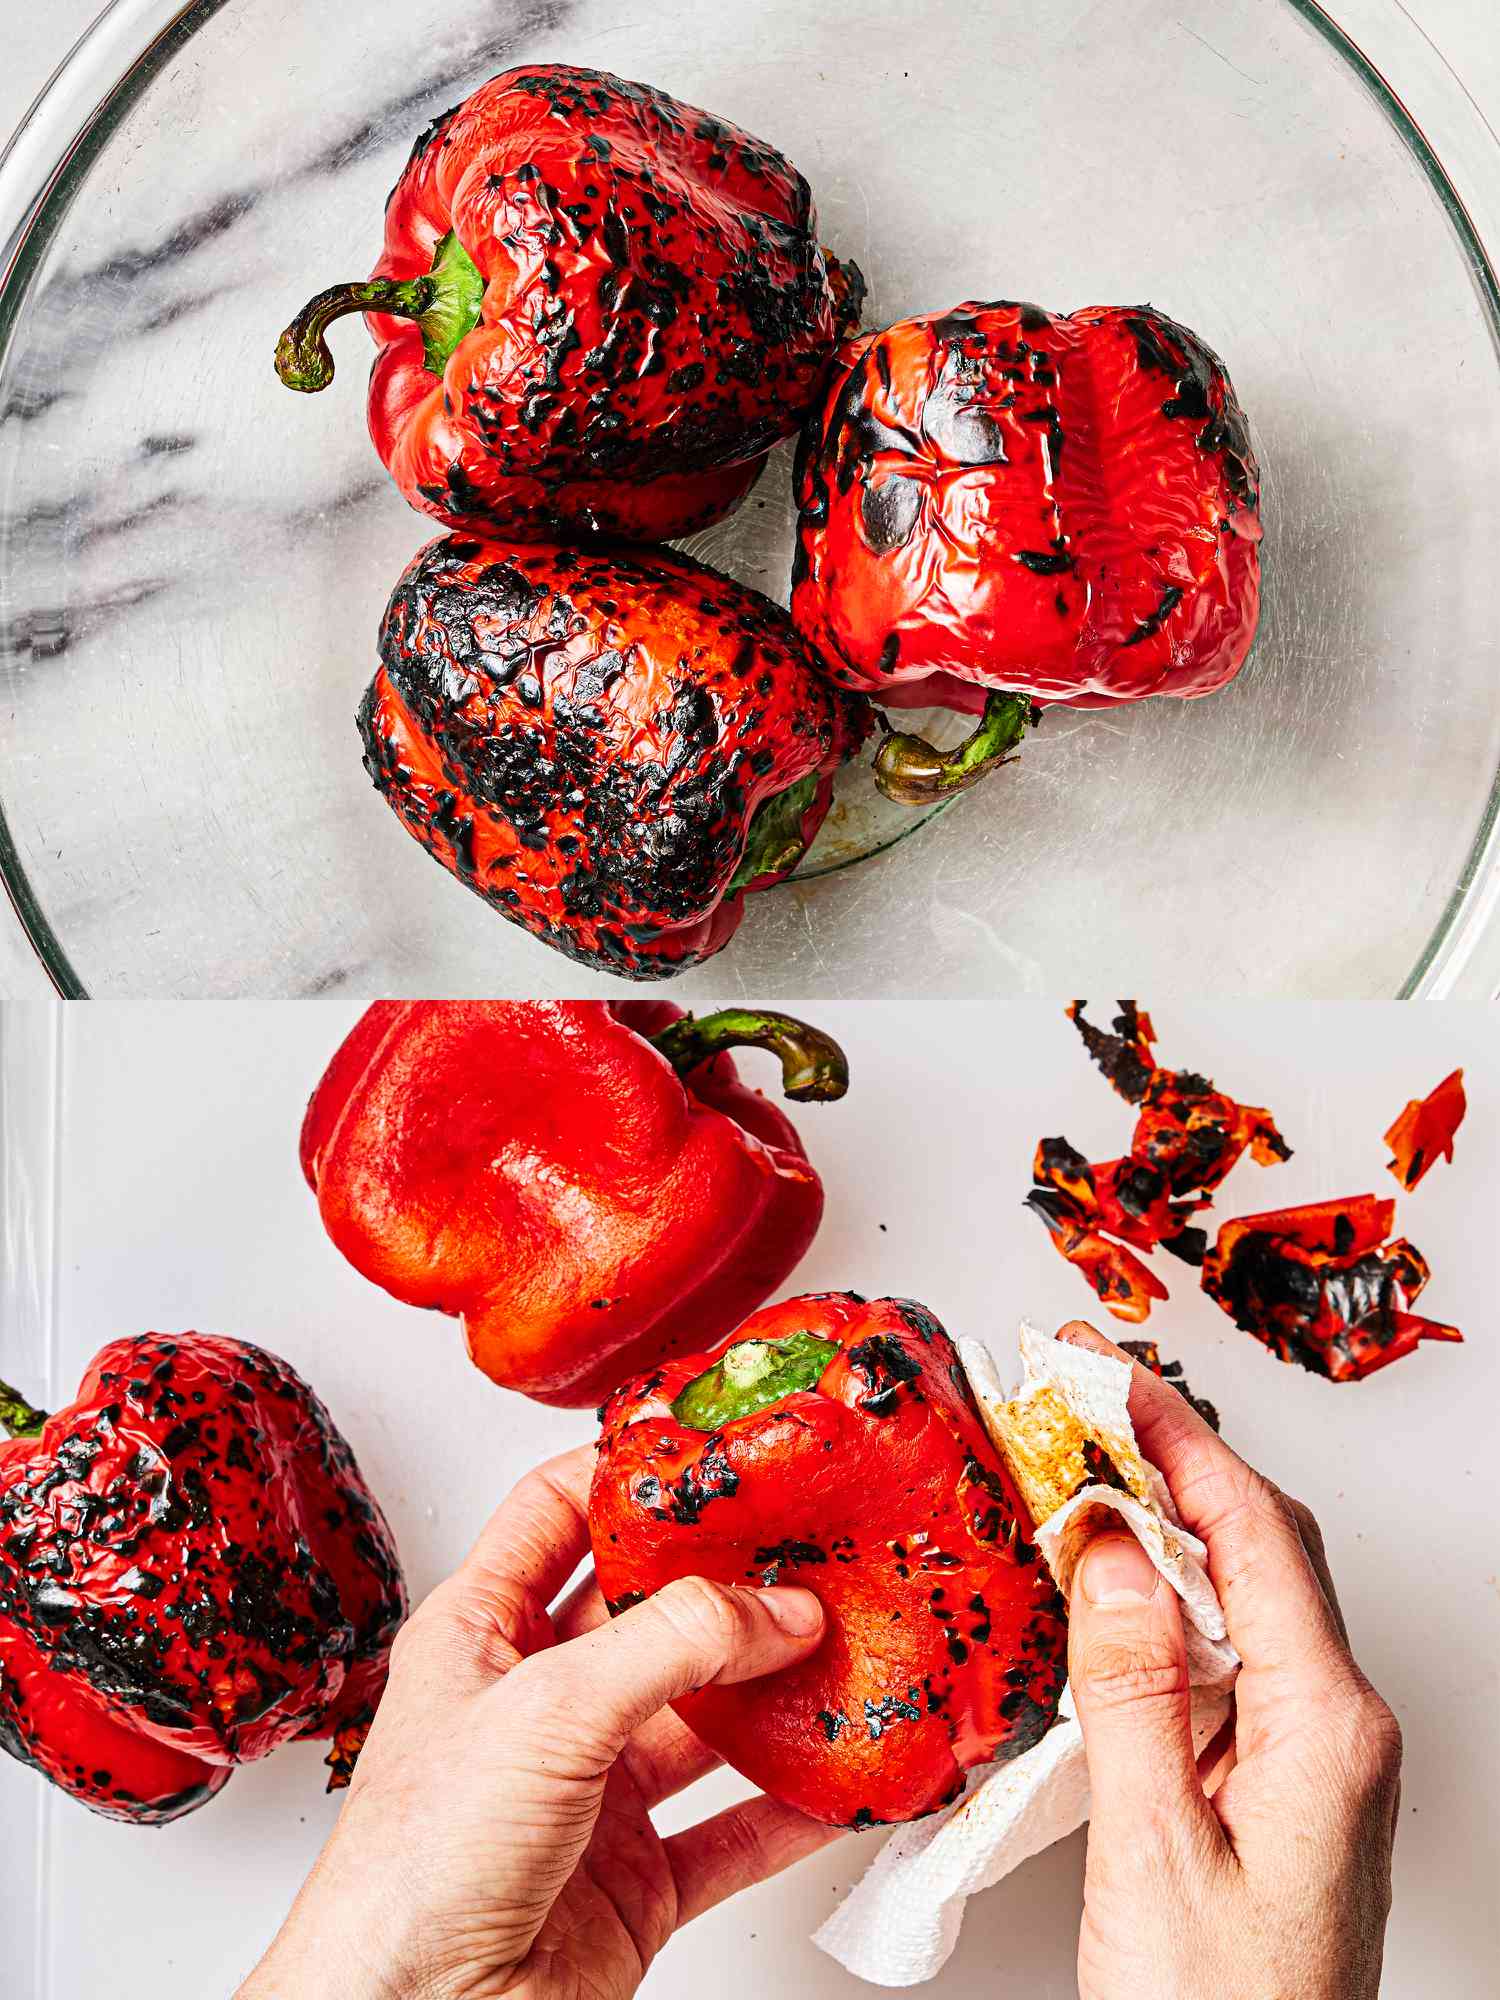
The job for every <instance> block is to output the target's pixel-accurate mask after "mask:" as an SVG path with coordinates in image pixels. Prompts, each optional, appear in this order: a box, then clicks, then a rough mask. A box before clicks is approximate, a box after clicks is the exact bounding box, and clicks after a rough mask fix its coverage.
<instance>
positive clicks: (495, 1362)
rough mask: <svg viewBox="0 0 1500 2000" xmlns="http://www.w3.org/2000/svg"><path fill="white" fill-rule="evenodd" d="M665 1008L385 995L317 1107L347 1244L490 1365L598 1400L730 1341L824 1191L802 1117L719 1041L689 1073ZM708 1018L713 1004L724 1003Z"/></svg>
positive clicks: (321, 1151) (564, 1400)
mask: <svg viewBox="0 0 1500 2000" xmlns="http://www.w3.org/2000/svg"><path fill="white" fill-rule="evenodd" d="M682 1018H683V1016H682V1013H681V1010H680V1009H679V1008H677V1007H672V1006H669V1005H667V1004H666V1003H664V1002H661V1001H618V1002H612V1003H609V1004H605V1003H604V1002H602V1001H594V1000H576V1001H559V1002H551V1001H530V1000H521V1001H475V1002H442V1001H411V1002H403V1003H396V1002H392V1001H379V1002H377V1003H376V1004H375V1005H374V1006H373V1007H371V1008H370V1009H369V1010H368V1011H367V1012H366V1013H365V1014H364V1015H363V1016H362V1018H361V1019H360V1021H359V1022H358V1024H357V1025H356V1026H355V1028H354V1030H353V1032H352V1033H351V1034H350V1035H349V1037H348V1039H347V1040H346V1041H345V1042H344V1044H343V1046H342V1047H341V1048H340V1049H339V1050H338V1052H337V1054H336V1055H335V1056H334V1058H333V1060H332V1062H331V1063H330V1064H329V1066H328V1069H327V1072H326V1073H325V1075H324V1077H323V1079H322V1081H321V1082H320V1083H319V1085H318V1087H317V1089H316V1090H315V1091H314V1092H313V1095H312V1099H311V1101H310V1103H309V1104H308V1108H307V1116H306V1118H305V1120H304V1122H303V1127H302V1143H301V1157H302V1169H303V1172H304V1174H305V1175H306V1178H307V1181H308V1185H309V1186H310V1187H311V1188H312V1190H313V1192H314V1193H315V1194H316V1196H317V1200H318V1212H319V1214H320V1215H321V1217H322V1220H323V1225H324V1227H325V1228H326V1229H327V1231H328V1234H329V1236H330V1237H331V1238H332V1239H333V1242H334V1243H335V1244H336V1245H337V1247H338V1248H339V1249H340V1250H341V1251H342V1252H343V1254H344V1256H345V1257H347V1258H348V1260H349V1262H350V1263H351V1264H353V1265H354V1267H355V1269H356V1270H358V1271H360V1272H362V1273H363V1274H364V1276H365V1277H367V1278H369V1279H370V1280H371V1281H372V1282H373V1283H375V1284H377V1285H380V1286H381V1287H382V1288H383V1289H384V1290H386V1291H388V1292H390V1293H392V1294H393V1295H394V1296H395V1297H396V1298H398V1299H403V1300H405V1301H406V1303H407V1304H409V1305H414V1306H428V1307H432V1308H435V1309H437V1310H438V1311H441V1312H446V1313H452V1314H455V1315H457V1316H459V1317H460V1318H461V1319H462V1321H463V1329H464V1336H465V1339H466V1340H467V1342H468V1348H469V1353H470V1354H471V1356H472V1357H473V1359H474V1362H475V1364H476V1366H478V1367H479V1368H481V1369H482V1370H483V1371H484V1373H485V1374H486V1375H488V1376H489V1377H490V1378H491V1380H492V1381H495V1382H498V1383H500V1384H502V1385H503V1386H504V1387H506V1388H510V1389H518V1390H520V1391H522V1392H523V1393H524V1394H525V1395H528V1396H531V1397H534V1398H535V1399H536V1400H537V1401H539V1402H544V1403H554V1404H562V1405H564V1406H568V1407H573V1408H582V1407H593V1406H595V1405H597V1404H598V1403H599V1402H600V1401H601V1400H602V1398H603V1397H604V1396H606V1395H607V1394H608V1393H609V1392H610V1390H612V1389H613V1388H614V1387H615V1386H616V1385H617V1384H618V1383H620V1382H622V1381H623V1380H624V1379H625V1378H626V1377H627V1376H629V1375H631V1374H634V1373H636V1372H637V1371H639V1370H640V1369H642V1368H646V1367H650V1366H651V1365H653V1364H654V1363H656V1362H658V1361H660V1360H662V1359H663V1358H664V1357H665V1356H667V1355H669V1354H672V1353H674V1352H677V1351H679V1350H680V1349H681V1348H683V1347H684V1346H696V1345H698V1344H699V1343H700V1342H701V1341H702V1340H703V1339H704V1338H710V1339H716V1338H718V1336H719V1335H720V1334H723V1333H727V1332H728V1331H729V1330H730V1329H731V1328H732V1327H734V1326H735V1325H736V1324H737V1323H738V1322H739V1321H740V1320H741V1319H742V1318H743V1317H744V1316H745V1314H746V1313H747V1312H750V1311H751V1310H752V1309H753V1308H754V1307H755V1306H757V1305H759V1304H760V1302H761V1301H762V1300H763V1299H764V1298H766V1297H767V1296H768V1294H769V1293H771V1292H772V1291H774V1290H775V1288H776V1287H777V1286H778V1285H779V1284H780V1283H781V1282H782V1280H783V1279H784V1278H785V1277H786V1276H787V1274H788V1273H789V1272H790V1271H791V1270H792V1269H793V1268H794V1267H795V1265H796V1264H797V1263H798V1262H800V1260H801V1258H802V1257H803V1255H804V1254H805V1252H806V1251H807V1248H808V1246H809V1245H810V1243H811V1242H812V1239H813V1236H814V1234H815V1233H816V1231H817V1227H818V1223H819V1221H820V1219H821V1217H822V1212H823V1189H822V1184H821V1182H820V1181H819V1179H818V1176H817V1174H816V1172H815V1171H814V1170H813V1168H812V1166H811V1165H810V1164H809V1162H808V1160H807V1157H806V1154H805V1153H804V1152H803V1149H802V1144H801V1142H800V1140H799V1139H798V1137H797V1133H796V1131H795V1129H794V1128H793V1126H792V1124H791V1122H790V1121H789V1120H788V1119H787V1118H786V1116H785V1115H784V1114H783V1113H782V1111H781V1110H780V1109H779V1108H778V1107H777V1106H776V1105H774V1104H772V1103H770V1102H769V1101H768V1100H767V1099H766V1098H764V1097H762V1096H761V1095H760V1093H759V1092H758V1091H753V1090H750V1089H748V1088H747V1087H746V1086H745V1085H744V1084H743V1083H741V1082H740V1080H739V1076H738V1073H737V1071H736V1068H735V1064H734V1061H733V1058H732V1057H730V1056H728V1055H723V1054H721V1055H717V1056H715V1057H713V1058H712V1060H710V1061H708V1062H705V1063H701V1064H698V1065H696V1066H694V1067H693V1068H691V1069H690V1070H689V1071H688V1072H687V1073H686V1074H685V1075H681V1076H679V1075H678V1074H677V1073H676V1072H675V1071H674V1069H673V1068H672V1066H671V1064H670V1063H669V1062H668V1061H667V1059H666V1058H665V1057H664V1056H663V1055H662V1054H660V1053H659V1052H658V1050H657V1049H656V1048H655V1047H654V1046H653V1045H652V1042H651V1041H650V1040H649V1039H648V1037H649V1036H652V1035H655V1034H658V1033H660V1032H661V1031H662V1030H664V1029H665V1028H667V1027H668V1026H669V1025H670V1024H671V1023H672V1022H674V1021H678V1020H681V1019H682ZM710 1018H713V1017H710Z"/></svg>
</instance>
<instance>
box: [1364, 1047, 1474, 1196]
mask: <svg viewBox="0 0 1500 2000" xmlns="http://www.w3.org/2000/svg"><path fill="white" fill-rule="evenodd" d="M1468 1108H1469V1106H1468V1100H1467V1099H1466V1098H1465V1096H1464V1073H1463V1071H1462V1070H1461V1069H1456V1070H1454V1071H1453V1072H1452V1074H1451V1075H1449V1076H1445V1077H1444V1078H1443V1080H1442V1082H1441V1083H1440V1084H1438V1085H1437V1086H1436V1088H1435V1089H1433V1090H1431V1091H1429V1092H1428V1094H1427V1096H1426V1097H1414V1098H1413V1099H1412V1100H1411V1102H1410V1103H1409V1104H1408V1105H1407V1107H1406V1109H1405V1110H1404V1111H1403V1112H1402V1114H1401V1116H1400V1117H1399V1118H1398V1119H1397V1120H1396V1122H1395V1124H1394V1125H1392V1127H1391V1129H1390V1131H1389V1132H1387V1133H1386V1135H1385V1143H1386V1144H1387V1145H1388V1146H1389V1147H1390V1149H1391V1152H1392V1153H1393V1154H1394V1155H1395V1157H1394V1158H1393V1159H1391V1160H1390V1161H1388V1162H1387V1165H1388V1166H1389V1168H1390V1171H1391V1172H1392V1173H1393V1174H1394V1175H1395V1176H1396V1179H1397V1180H1398V1181H1400V1183H1401V1185H1402V1187H1404V1188H1405V1189H1406V1190H1407V1191H1408V1192H1410V1190H1411V1189H1412V1188H1414V1187H1415V1186H1416V1185H1417V1183H1418V1182H1419V1181H1420V1180H1421V1178H1422V1176H1423V1175H1424V1174H1425V1173H1426V1172H1427V1170H1428V1168H1429V1167H1435V1166H1436V1165H1437V1163H1438V1161H1439V1160H1450V1161H1451V1160H1452V1158H1453V1135H1454V1134H1455V1133H1456V1132H1457V1130H1458V1128H1459V1126H1460V1125H1462V1123H1463V1122H1464V1113H1465V1112H1466V1111H1467V1110H1468Z"/></svg>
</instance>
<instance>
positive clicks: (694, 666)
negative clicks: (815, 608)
mask: <svg viewBox="0 0 1500 2000" xmlns="http://www.w3.org/2000/svg"><path fill="white" fill-rule="evenodd" d="M380 661H381V664H380V667H379V670H378V671H377V673H376V675H375V678H374V680H373V681H372V682H371V684H370V687H369V689H368V690H367V692H366V695H365V698H364V701H363V703H362V705H361V708H360V711H359V729H360V735H361V737H362V738H363V741H364V746H365V767H366V769H367V770H368V771H369V773H370V776H371V777H372V779H373V780H374V783H375V786H376V789H377V790H378V791H379V792H381V793H382V794H383V796H384V797H385V799H386V801H387V803H388V804H389V805H390V807H391V808H392V810H393V811H394V812H395V814H396V816H397V817H398V818H399V819H400V820H401V822H402V824H403V825H404V826H405V827H406V829H407V831H408V832H409V833H411V834H412V835H413V836H414V838H416V839H417V840H419V841H420V842H421V843H422V845H423V846H424V847H426V849H427V850H428V852H429V853H430V854H431V855H432V856H433V857H434V859H436V860H437V861H439V862H441V863H442V865H443V866H444V867H445V868H447V869H448V870H449V872H450V873H452V874H453V875H456V876H457V877H458V879H459V880H460V881H461V882H463V883H464V884H465V886H466V887H468V888H470V889H472V890H473V891H474V892H475V893H476V894H477V895H479V896H482V897H483V898H484V900H485V901H486V902H487V903H489V904H490V906H491V907H492V908H493V909H495V910H498V911H499V912H500V914H501V915H502V916H504V917H508V918H509V919H510V920H511V921H512V922H513V923H517V924H520V925H521V926H522V927H523V928H524V929H526V930H528V931H530V932H531V934H532V935H533V936H534V937H538V938H540V939H541V940H542V941H543V942H544V943H546V944H550V945H552V946H554V947H555V948H556V949H557V950H558V951H561V952H563V953H565V954H566V955H567V956H568V957H569V958H572V959H574V960H575V961H577V963H579V964H581V965H587V966H591V967H593V968H595V969H597V970H602V971H607V972H613V973H616V974H618V975H619V976H620V977H622V978H625V979H637V980H649V979H666V978H670V977H671V976H672V975H673V974H674V973H677V972H681V971H682V970H684V968H686V967H687V966H691V965H696V964H698V963H700V962H701V961H702V960H703V959H706V958H710V957H712V955H713V954H714V953H715V952H717V951H720V950H722V949H723V947H724V945H725V944H727V943H728V941H729V939H730V938H731V937H732V936H733V934H734V932H735V930H736V929H737V928H738V926H739V922H740V918H741V915H742V914H743V903H742V897H743V893H744V892H746V891H750V890H756V889H763V888H768V887H770V886H771V885H772V884H773V883H775V882H779V881H781V880H782V878H783V877H784V876H785V875H787V874H789V873H790V872H791V870H792V869H793V868H794V867H795V866H796V864H797V862H798V860H800V858H801V856H802V853H803V851H804V850H805V848H806V846H807V844H808V842H810V841H811V839H812V838H813V835H814V834H815V833H816V832H817V829H818V827H819V826H820V825H821V824H822V822H823V820H824V818H825V816H826V814H827V812H828V807H829V803H830V800H831V797H832V789H833V776H834V773H835V771H837V769H838V767H839V765H840V764H841V763H842V762H843V761H844V759H845V758H846V757H848V756H849V755H851V754H852V752H853V751H854V750H855V749H856V748H857V747H858V746H859V744H860V743H861V742H862V741H863V739H864V736H865V733H866V731H867V730H868V728H869V717H868V712H867V710H866V708H865V705H864V704H863V703H862V702H861V701H860V700H859V698H858V697H851V696H849V695H846V694H844V693H843V692H841V691H840V690H838V689H836V688H833V687H831V686H830V685H829V683H828V682H827V681H826V680H825V679H824V678H823V677H822V675H821V674H820V673H819V672H818V671H817V669H816V667H815V666H814V665H813V663H812V661H811V660H810V659H809V657H808V655H807V654H806V653H805V651H804V650H803V648H802V646H801V643H800V642H799V640H798V638H797V635H796V633H795V632H794V631H793V629H792V627H791V625H790V623H789V622H788V620H787V617H786V614H785V613H784V612H782V611H781V610H779V609H778V608H777V606H775V605H774V604H772V603H771V602H770V600H769V599H767V598H764V597H761V596H759V595H758V594H757V593H756V592H755V591H752V590H746V589H744V588H743V587H742V586H741V585H739V584H736V583H731V582H730V581H729V580H728V579H727V578H725V577H721V576H718V575H716V574H715V573H714V572H713V571H711V570H707V569H704V568H703V567H702V566H701V565H699V564H697V563H694V562H691V561H690V560H688V558H686V557H684V556H676V555H672V554H669V553H668V552H667V551H665V550H652V551H650V552H649V553H648V552H646V551H644V550H642V551H638V552H635V553H631V552H629V551H622V550H615V551H611V552H608V553H605V552H597V551H580V550H577V549H570V548H559V547H550V546H537V547H522V546H513V545H510V544H506V543H498V542H479V541H470V540H466V539H464V538H462V537H458V536H454V537H451V538H447V539H444V540H440V541H437V542H433V543H430V544H429V545H428V547H427V548H425V549H424V550H423V551H422V552H421V554H420V555H419V556H417V558H416V559H415V560H414V561H413V562H412V564H411V565H410V567H409V568H408V569H407V571H406V573H405V575H404V576H403V577H402V579H401V581H400V582H399V583H398V585H397V586H396V590H395V593H394V594H393V596H392V598H391V601H390V604H389V606H388V607H387V610H386V613H385V617H384V620H383V622H382V625H381V631H380ZM763 808H764V810H762V809H763ZM758 813H759V814H760V817H759V818H757V814H758Z"/></svg>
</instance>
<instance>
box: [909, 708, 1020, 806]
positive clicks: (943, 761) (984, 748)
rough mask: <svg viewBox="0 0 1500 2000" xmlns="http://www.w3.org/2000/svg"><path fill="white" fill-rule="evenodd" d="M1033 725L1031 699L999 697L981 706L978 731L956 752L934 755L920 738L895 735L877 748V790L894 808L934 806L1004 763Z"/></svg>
mask: <svg viewBox="0 0 1500 2000" xmlns="http://www.w3.org/2000/svg"><path fill="white" fill-rule="evenodd" d="M1037 719H1038V711H1037V709H1036V707H1035V706H1034V704H1033V703H1032V700H1031V697H1030V696H1029V695H1024V694H1007V693H1005V692H1003V691H1002V692H998V693H995V694H992V695H991V696H990V697H989V699H988V700H987V701H986V702H985V705H984V714H983V715H982V716H981V717H980V719H979V723H978V725H977V727H976V728H975V729H974V730H973V732H972V734H970V735H968V736H966V737H965V738H964V740H963V742H962V743H960V744H959V745H958V747H957V749H955V750H934V749H933V747H932V745H931V744H930V743H928V742H927V741H925V739H924V738H922V737H920V736H907V735H904V734H902V733H901V732H899V731H898V732H896V733H895V734H893V735H890V736H888V737H887V738H886V739H885V741H884V743H882V744H881V746H880V752H879V754H878V756H877V757H876V759H875V784H876V787H877V788H878V790H879V791H880V792H881V793H882V794H883V795H884V796H885V797H886V798H888V799H892V800H894V802H895V803H896V804H897V805H902V806H930V805H936V804H937V803H938V801H939V800H941V799H947V798H951V797H952V796H953V794H954V793H955V792H961V791H964V790H966V789H967V787H968V786H970V785H974V784H977V783H978V782H979V780H980V779H981V778H982V777H984V776H985V774H986V772H989V771H993V770H994V769H996V767H997V766H998V765H1000V764H1004V763H1008V762H1009V761H1010V756H1009V753H1010V752H1011V751H1013V750H1014V749H1015V748H1016V746H1017V745H1018V744H1019V743H1020V741H1021V738H1022V737H1023V736H1024V735H1025V734H1026V731H1027V730H1028V729H1029V728H1031V727H1032V726H1033V725H1034V724H1035V723H1036V721H1037Z"/></svg>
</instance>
